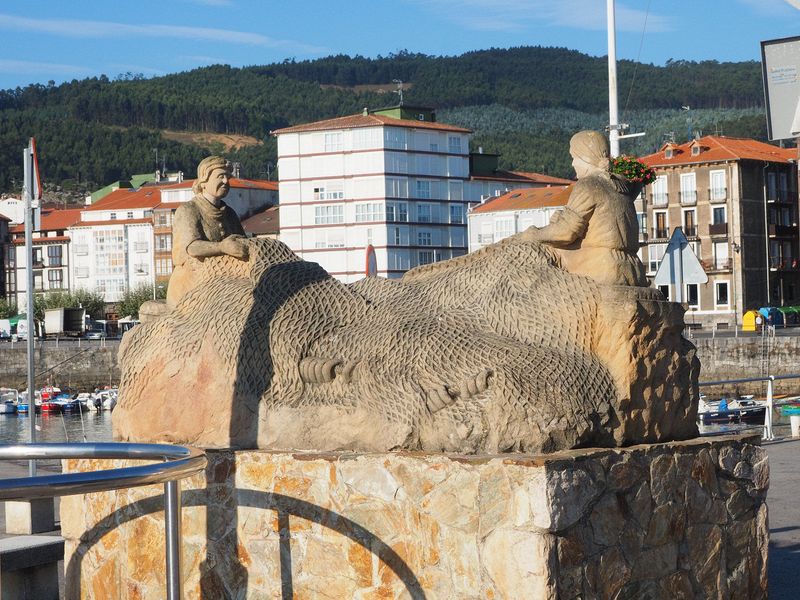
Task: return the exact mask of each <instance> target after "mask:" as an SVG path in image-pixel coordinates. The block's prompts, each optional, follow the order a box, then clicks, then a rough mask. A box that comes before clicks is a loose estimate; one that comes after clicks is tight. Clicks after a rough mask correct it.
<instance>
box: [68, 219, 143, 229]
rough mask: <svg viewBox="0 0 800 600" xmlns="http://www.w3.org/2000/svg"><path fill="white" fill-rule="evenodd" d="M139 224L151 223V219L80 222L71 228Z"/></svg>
mask: <svg viewBox="0 0 800 600" xmlns="http://www.w3.org/2000/svg"><path fill="white" fill-rule="evenodd" d="M140 223H151V224H152V223H153V219H110V220H105V221H81V222H80V223H75V225H73V227H94V226H95V225H138V224H140Z"/></svg>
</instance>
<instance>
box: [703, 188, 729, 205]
mask: <svg viewBox="0 0 800 600" xmlns="http://www.w3.org/2000/svg"><path fill="white" fill-rule="evenodd" d="M727 200H728V188H726V187H724V188H710V189H709V190H708V201H709V202H726V201H727Z"/></svg>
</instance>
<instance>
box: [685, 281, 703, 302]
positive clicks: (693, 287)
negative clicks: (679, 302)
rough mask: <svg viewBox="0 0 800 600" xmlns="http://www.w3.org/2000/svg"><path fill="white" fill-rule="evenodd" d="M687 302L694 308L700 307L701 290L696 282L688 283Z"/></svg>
mask: <svg viewBox="0 0 800 600" xmlns="http://www.w3.org/2000/svg"><path fill="white" fill-rule="evenodd" d="M686 303H687V304H688V305H689V306H690V307H692V308H699V307H700V290H699V287H698V285H697V284H696V283H687V284H686Z"/></svg>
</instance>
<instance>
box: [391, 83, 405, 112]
mask: <svg viewBox="0 0 800 600" xmlns="http://www.w3.org/2000/svg"><path fill="white" fill-rule="evenodd" d="M392 83H396V84H397V89H396V90H393V91H394V93H395V94H397V95H398V96H400V106H403V80H402V79H392Z"/></svg>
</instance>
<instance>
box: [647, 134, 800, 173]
mask: <svg viewBox="0 0 800 600" xmlns="http://www.w3.org/2000/svg"><path fill="white" fill-rule="evenodd" d="M667 145H669V146H670V147H671V148H672V158H666V157H665V156H664V149H665V148H666V147H667ZM693 145H699V146H700V149H701V151H700V154H697V155H692V146H693ZM728 160H757V161H763V162H783V163H787V162H789V161H790V160H797V148H778V147H777V146H773V145H772V144H767V143H766V142H759V141H757V140H752V139H747V138H732V137H725V136H721V135H707V136H704V137H701V138H700V139H698V140H692V141H690V142H686V143H685V144H665V145H664V146H663V147H662V148H661V150H659V151H658V152H655V153H653V154H648V155H647V156H642V157H641V161H642V162H643V163H645V164H647V165H649V166H651V167H667V166H672V165H687V164H695V163H707V162H722V161H728Z"/></svg>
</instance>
